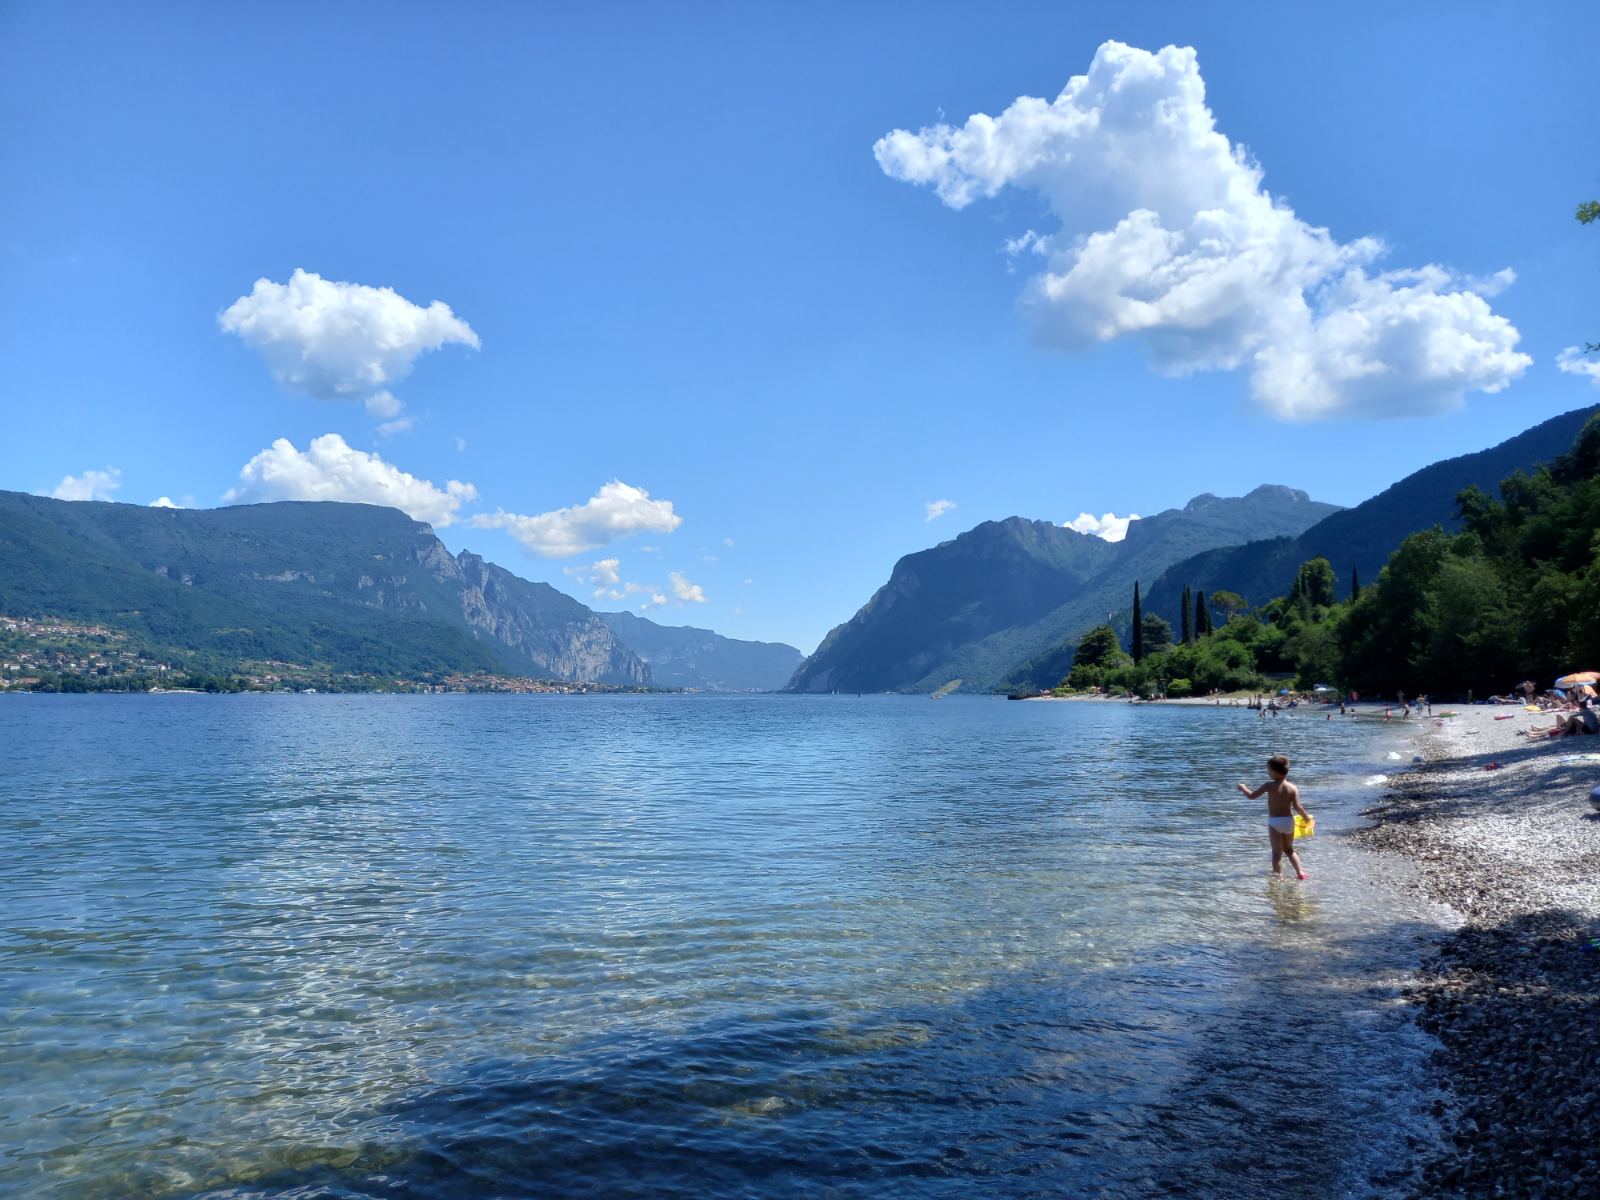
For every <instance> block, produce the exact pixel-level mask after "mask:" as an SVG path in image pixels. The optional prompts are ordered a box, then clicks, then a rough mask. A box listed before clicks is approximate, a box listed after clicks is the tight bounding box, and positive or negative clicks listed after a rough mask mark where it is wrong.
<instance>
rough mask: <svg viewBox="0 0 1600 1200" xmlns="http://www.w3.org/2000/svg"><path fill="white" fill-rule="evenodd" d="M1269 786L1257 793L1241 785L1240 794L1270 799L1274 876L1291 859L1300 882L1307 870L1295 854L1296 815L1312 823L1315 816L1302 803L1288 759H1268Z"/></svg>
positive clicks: (1286, 757) (1269, 835) (1268, 823)
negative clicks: (1293, 780) (1291, 774)
mask: <svg viewBox="0 0 1600 1200" xmlns="http://www.w3.org/2000/svg"><path fill="white" fill-rule="evenodd" d="M1267 775H1268V779H1267V782H1265V783H1263V784H1262V785H1261V786H1260V787H1258V788H1256V789H1255V790H1254V791H1252V790H1251V788H1250V785H1249V784H1247V783H1241V784H1239V785H1238V787H1239V791H1240V792H1241V793H1242V794H1243V795H1244V796H1245V797H1247V798H1248V799H1251V800H1259V799H1260V798H1261V797H1262V796H1265V797H1266V798H1267V836H1268V837H1269V838H1271V839H1272V873H1273V874H1274V875H1282V874H1283V859H1284V856H1285V855H1287V856H1288V858H1289V865H1290V866H1292V867H1294V874H1295V878H1296V879H1304V878H1306V869H1305V867H1304V865H1303V864H1302V863H1301V862H1300V856H1299V855H1298V854H1296V853H1295V852H1294V819H1295V817H1296V815H1298V816H1302V817H1305V818H1306V819H1307V820H1310V819H1311V814H1310V813H1308V812H1307V811H1306V810H1305V806H1304V805H1302V804H1301V803H1300V789H1299V788H1297V787H1296V786H1295V785H1294V784H1292V783H1290V782H1289V759H1288V756H1287V755H1283V754H1274V755H1273V756H1272V757H1271V758H1269V759H1267Z"/></svg>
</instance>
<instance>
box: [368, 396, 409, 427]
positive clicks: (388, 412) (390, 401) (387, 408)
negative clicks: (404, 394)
mask: <svg viewBox="0 0 1600 1200" xmlns="http://www.w3.org/2000/svg"><path fill="white" fill-rule="evenodd" d="M363 403H364V404H365V405H366V409H367V411H368V412H369V413H371V414H372V415H373V416H375V417H379V418H381V419H383V420H385V421H389V420H393V419H394V418H395V417H398V416H399V415H400V412H401V410H402V409H404V408H405V405H404V404H402V403H401V402H400V398H399V397H398V396H396V395H395V394H394V393H393V392H389V391H383V392H374V393H372V395H370V396H368V397H367V398H366V400H365V401H363Z"/></svg>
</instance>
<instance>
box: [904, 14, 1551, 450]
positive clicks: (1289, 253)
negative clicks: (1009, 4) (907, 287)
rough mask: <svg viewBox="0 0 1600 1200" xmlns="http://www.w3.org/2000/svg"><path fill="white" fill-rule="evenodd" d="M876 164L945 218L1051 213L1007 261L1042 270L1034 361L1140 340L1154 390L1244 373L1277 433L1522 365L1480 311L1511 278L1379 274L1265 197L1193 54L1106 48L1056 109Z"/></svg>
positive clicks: (931, 135) (1353, 245)
mask: <svg viewBox="0 0 1600 1200" xmlns="http://www.w3.org/2000/svg"><path fill="white" fill-rule="evenodd" d="M873 151H874V153H875V155H876V157H877V160H878V165H879V166H880V167H881V168H882V170H883V171H884V172H885V173H886V174H887V175H889V176H890V177H891V178H893V179H899V180H904V181H906V182H908V183H913V184H928V185H931V186H932V187H933V188H934V190H935V191H936V192H937V194H938V196H939V198H940V199H941V200H943V201H944V203H945V204H947V205H948V206H949V207H951V208H955V209H962V208H965V207H966V206H968V205H969V204H972V203H973V202H974V201H977V200H980V199H983V198H985V197H991V196H994V195H997V194H998V193H999V192H1001V191H1002V190H1004V189H1006V188H1012V189H1016V190H1019V191H1024V192H1031V193H1034V194H1036V195H1037V196H1038V197H1040V198H1041V199H1042V200H1043V201H1044V203H1045V204H1046V205H1047V206H1048V207H1049V209H1050V212H1051V214H1052V216H1053V217H1054V218H1055V219H1056V220H1057V221H1058V222H1059V229H1057V230H1055V231H1052V232H1048V233H1046V234H1043V235H1041V234H1039V233H1036V232H1034V231H1033V230H1029V231H1028V232H1027V233H1024V234H1022V235H1021V236H1020V237H1017V238H1013V239H1011V240H1010V241H1008V242H1007V243H1006V247H1005V249H1006V252H1007V256H1008V258H1010V259H1011V260H1012V261H1013V263H1014V262H1015V260H1016V259H1017V258H1018V256H1020V255H1022V254H1023V253H1025V252H1028V253H1033V254H1040V255H1042V256H1043V264H1042V270H1040V271H1039V272H1038V273H1037V274H1035V275H1034V276H1033V277H1032V278H1031V279H1030V280H1029V281H1028V283H1027V284H1026V286H1025V287H1024V289H1023V295H1022V301H1021V303H1022V307H1023V309H1024V310H1025V311H1026V312H1027V313H1028V314H1029V315H1030V316H1031V317H1032V319H1033V323H1034V331H1035V336H1036V338H1037V340H1038V341H1039V342H1040V343H1041V344H1043V345H1047V346H1051V347H1054V348H1056V349H1061V350H1078V349H1083V348H1085V347H1089V346H1093V345H1095V344H1097V343H1101V342H1108V341H1111V340H1113V339H1115V338H1119V337H1124V336H1127V337H1137V338H1140V339H1141V340H1143V341H1144V343H1145V344H1146V345H1147V347H1148V349H1149V352H1150V356H1151V359H1152V362H1153V365H1154V367H1155V368H1156V370H1157V371H1158V372H1160V373H1162V374H1166V375H1184V374H1188V373H1190V372H1194V371H1206V370H1234V369H1237V368H1245V369H1247V370H1248V371H1249V372H1250V390H1251V393H1252V395H1253V396H1254V398H1255V400H1256V402H1257V403H1258V404H1259V405H1260V406H1261V407H1262V408H1263V409H1265V410H1266V411H1267V412H1268V413H1270V414H1272V415H1273V416H1276V417H1280V418H1283V419H1288V420H1309V419H1314V418H1320V417H1331V416H1339V415H1350V414H1360V415H1367V416H1406V415H1417V414H1422V413H1432V412H1440V411H1444V410H1447V409H1450V408H1453V407H1456V406H1458V405H1459V404H1460V403H1461V401H1462V398H1463V396H1464V395H1465V393H1467V392H1469V391H1482V392H1489V393H1493V392H1498V391H1501V390H1502V389H1504V388H1505V387H1507V386H1508V385H1509V384H1510V383H1511V382H1512V381H1513V380H1515V379H1517V378H1518V377H1519V376H1521V375H1522V373H1523V372H1524V371H1526V369H1527V368H1528V366H1529V364H1530V363H1531V361H1532V360H1531V359H1530V358H1529V357H1528V356H1527V355H1526V354H1522V353H1519V352H1518V351H1517V350H1516V345H1517V342H1518V341H1519V339H1520V335H1519V334H1518V332H1517V330H1516V328H1515V327H1514V326H1513V325H1512V324H1511V322H1510V321H1508V320H1507V319H1506V318H1504V317H1502V316H1499V315H1497V314H1496V313H1495V312H1494V311H1493V310H1492V309H1491V308H1490V306H1489V304H1488V302H1487V300H1486V297H1488V296H1491V295H1493V294H1494V293H1495V292H1497V291H1499V290H1500V289H1502V288H1504V287H1505V286H1507V285H1508V284H1509V283H1510V282H1511V281H1512V279H1513V278H1514V275H1513V274H1512V273H1511V272H1510V271H1500V272H1496V273H1495V274H1493V275H1490V276H1488V277H1487V278H1479V279H1474V278H1471V277H1468V276H1464V275H1461V274H1458V273H1456V272H1453V271H1450V270H1448V269H1446V268H1444V267H1440V266H1435V265H1427V266H1422V267H1419V268H1416V269H1408V270H1395V271H1375V270H1372V269H1371V268H1372V267H1373V264H1374V263H1376V262H1377V261H1378V260H1379V259H1381V258H1382V257H1383V255H1384V254H1385V253H1386V251H1387V248H1386V247H1385V246H1384V244H1383V243H1382V242H1381V241H1379V240H1378V239H1376V238H1360V239H1357V240H1355V241H1352V242H1347V243H1341V242H1339V241H1336V240H1335V239H1334V238H1333V236H1332V235H1331V234H1330V233H1329V232H1328V230H1327V229H1325V228H1322V227H1319V226H1315V225H1312V224H1310V223H1308V222H1306V221H1304V220H1302V219H1301V218H1300V217H1299V216H1297V215H1296V214H1295V212H1294V210H1293V209H1292V208H1290V207H1289V205H1288V204H1287V203H1286V202H1285V201H1284V200H1283V199H1282V198H1279V197H1274V196H1272V195H1271V194H1270V193H1269V192H1267V191H1266V189H1265V188H1264V187H1263V186H1262V183H1263V179H1264V177H1265V173H1264V171H1263V170H1262V168H1261V166H1260V165H1259V164H1257V163H1256V162H1255V161H1254V160H1253V159H1251V157H1250V156H1249V154H1248V152H1247V151H1246V150H1245V149H1244V148H1243V147H1241V146H1238V145H1236V144H1234V143H1233V142H1232V141H1230V140H1229V138H1228V137H1227V136H1226V135H1225V134H1224V133H1222V132H1221V131H1220V130H1218V129H1217V127H1216V120H1215V117H1214V116H1213V114H1212V112H1211V109H1210V108H1209V107H1207V105H1206V98H1205V81H1204V80H1203V79H1202V78H1201V75H1200V67H1199V62H1198V60H1197V57H1196V55H1195V52H1194V50H1192V49H1186V48H1180V47H1177V46H1167V47H1165V48H1164V49H1162V50H1160V51H1159V52H1157V53H1154V54H1152V53H1150V52H1148V51H1145V50H1141V49H1138V48H1136V47H1133V46H1126V45H1123V44H1121V43H1119V42H1112V41H1108V42H1106V43H1104V44H1103V45H1102V46H1101V47H1100V48H1099V50H1098V51H1097V52H1096V54H1095V56H1094V61H1093V62H1092V63H1091V64H1090V65H1089V69H1088V72H1087V73H1086V74H1084V75H1076V76H1073V77H1072V78H1071V79H1070V80H1068V82H1067V85H1066V87H1065V88H1063V89H1062V91H1061V93H1060V95H1058V96H1057V97H1056V98H1055V99H1054V100H1044V99H1039V98H1037V97H1032V96H1023V97H1020V98H1018V99H1017V100H1016V101H1014V102H1013V103H1012V104H1011V105H1010V106H1009V107H1008V108H1007V109H1006V110H1005V111H1004V112H1003V113H1001V114H1000V115H999V116H997V117H993V116H989V115H988V114H986V113H976V114H974V115H972V116H971V117H969V118H968V119H967V121H966V122H965V123H964V124H962V125H960V126H952V125H949V124H945V123H943V122H941V123H939V124H937V125H933V126H930V127H928V128H925V129H922V130H919V131H918V132H916V133H912V132H909V131H907V130H904V129H896V130H894V131H893V132H891V133H889V134H887V135H886V136H884V137H883V138H880V139H879V140H878V142H877V143H876V145H875V146H874V147H873Z"/></svg>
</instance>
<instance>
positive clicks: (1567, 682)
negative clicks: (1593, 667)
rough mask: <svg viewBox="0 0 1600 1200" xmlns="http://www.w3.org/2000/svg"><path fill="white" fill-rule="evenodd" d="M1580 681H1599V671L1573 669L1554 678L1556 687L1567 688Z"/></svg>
mask: <svg viewBox="0 0 1600 1200" xmlns="http://www.w3.org/2000/svg"><path fill="white" fill-rule="evenodd" d="M1580 683H1600V671H1574V672H1573V673H1572V674H1571V675H1563V676H1562V677H1561V678H1560V679H1558V680H1556V686H1557V687H1558V688H1569V687H1573V686H1575V685H1577V684H1580Z"/></svg>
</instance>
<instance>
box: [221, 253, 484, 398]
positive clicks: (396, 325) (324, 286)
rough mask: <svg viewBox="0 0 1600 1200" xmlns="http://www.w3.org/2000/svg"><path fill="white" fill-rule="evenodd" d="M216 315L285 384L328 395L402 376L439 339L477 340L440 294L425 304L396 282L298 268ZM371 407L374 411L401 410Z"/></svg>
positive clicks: (350, 393) (261, 282) (348, 394)
mask: <svg viewBox="0 0 1600 1200" xmlns="http://www.w3.org/2000/svg"><path fill="white" fill-rule="evenodd" d="M217 322H218V324H220V325H221V326H222V328H223V329H224V330H225V331H226V332H228V333H236V334H238V335H239V336H240V337H241V338H243V339H244V340H245V342H246V343H247V344H249V345H251V346H254V347H255V348H256V350H258V351H259V352H260V353H261V357H262V358H264V359H265V360H266V362H267V366H268V367H269V368H270V369H271V371H272V374H273V376H274V377H275V378H276V379H277V380H278V382H279V383H281V384H283V386H284V387H287V388H291V389H293V390H294V391H299V392H306V393H308V394H310V395H312V396H316V397H318V398H319V399H323V400H338V399H350V398H353V397H356V396H361V395H364V394H366V393H369V392H373V391H376V390H378V389H381V388H384V387H386V386H387V385H388V384H391V383H394V382H395V381H396V380H400V379H404V378H405V377H406V376H407V375H408V374H409V373H410V372H411V366H412V364H413V363H414V362H415V361H416V360H417V358H418V356H420V355H422V354H425V353H427V352H428V351H430V350H437V349H439V348H440V347H441V346H445V345H448V344H450V343H457V344H460V345H464V346H472V347H474V348H476V347H477V346H478V344H479V343H478V335H477V334H476V333H474V332H473V330H472V327H471V326H470V325H468V324H467V323H466V322H465V321H463V320H462V319H461V318H460V317H458V316H456V315H455V313H453V312H451V311H450V306H449V305H448V304H446V303H445V302H444V301H442V300H435V301H434V302H433V303H432V304H430V305H428V307H427V308H423V307H422V306H421V305H418V304H413V303H412V302H411V301H410V300H407V299H406V298H405V297H404V296H402V295H400V293H398V292H396V291H395V290H394V289H393V288H387V287H368V286H367V285H366V284H361V283H345V282H341V281H337V280H332V279H324V278H322V276H320V275H317V274H314V273H312V272H310V271H304V270H299V269H296V271H295V273H294V274H293V275H291V276H290V277H289V282H288V283H274V282H273V281H272V280H270V279H258V280H256V282H255V287H254V288H252V289H251V292H250V294H249V295H248V296H241V297H239V299H237V300H235V301H234V302H233V303H232V304H231V305H229V306H228V307H227V308H226V309H225V310H224V311H223V312H222V314H221V315H220V316H218V318H217ZM373 399H374V400H376V399H377V397H373ZM389 399H390V400H391V401H393V400H394V398H393V397H392V396H391V397H389ZM381 403H382V402H380V404H381ZM395 403H396V404H398V402H397V401H395ZM368 407H369V409H371V411H373V413H374V415H377V416H388V417H393V416H394V415H396V414H397V413H398V412H399V411H400V410H399V408H398V407H396V408H395V409H394V411H393V412H388V413H385V412H381V411H379V410H378V409H373V408H372V406H371V403H370V402H369V404H368Z"/></svg>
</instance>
